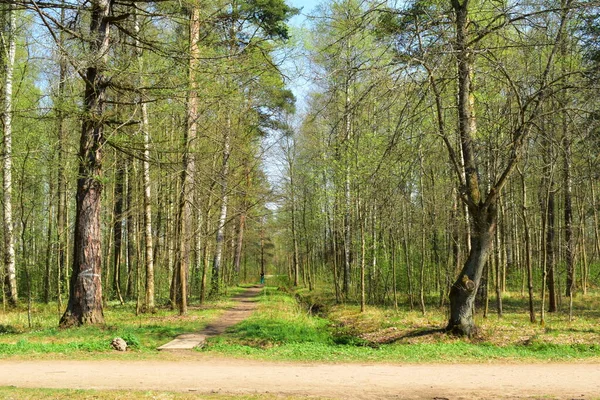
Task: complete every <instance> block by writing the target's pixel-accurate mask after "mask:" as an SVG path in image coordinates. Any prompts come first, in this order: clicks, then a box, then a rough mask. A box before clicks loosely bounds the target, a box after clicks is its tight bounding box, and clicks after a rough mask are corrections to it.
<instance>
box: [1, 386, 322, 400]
mask: <svg viewBox="0 0 600 400" xmlns="http://www.w3.org/2000/svg"><path fill="white" fill-rule="evenodd" d="M0 398H2V399H6V400H37V399H45V400H70V399H79V400H88V399H89V400H120V399H129V400H140V399H142V400H143V399H152V400H192V399H193V400H259V399H260V400H271V399H278V400H295V399H299V398H300V397H282V396H278V395H269V394H261V395H239V396H232V395H223V394H209V395H204V394H198V393H195V392H190V393H175V392H157V391H132V390H127V391H122V390H70V389H25V388H13V387H0ZM302 398H305V397H302ZM311 399H316V400H318V398H316V397H311Z"/></svg>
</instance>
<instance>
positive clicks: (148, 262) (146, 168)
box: [135, 15, 155, 312]
mask: <svg viewBox="0 0 600 400" xmlns="http://www.w3.org/2000/svg"><path fill="white" fill-rule="evenodd" d="M135 32H136V34H137V35H139V32H140V24H139V20H138V18H137V15H136V19H135ZM137 42H138V43H136V49H138V50H137V52H138V53H137V57H138V64H139V69H140V75H141V74H143V72H144V71H143V70H144V60H143V58H142V54H141V45H140V43H139V39H138V40H137ZM141 81H142V82H143V79H141ZM139 102H140V105H141V112H142V126H141V128H142V135H143V140H144V157H143V159H142V179H143V185H144V190H143V192H144V193H143V196H144V253H145V258H144V262H145V266H146V293H145V310H146V312H154V307H155V305H154V250H153V243H152V198H151V197H152V196H151V184H150V124H149V122H148V105H147V103H146V101H145V98H144V91H142V94H141V95H140V98H139Z"/></svg>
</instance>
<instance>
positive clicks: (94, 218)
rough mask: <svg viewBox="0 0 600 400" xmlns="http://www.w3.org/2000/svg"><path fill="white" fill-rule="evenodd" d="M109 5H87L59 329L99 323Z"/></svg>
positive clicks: (103, 0)
mask: <svg viewBox="0 0 600 400" xmlns="http://www.w3.org/2000/svg"><path fill="white" fill-rule="evenodd" d="M111 7H112V1H111V0H95V1H92V2H91V20H90V30H91V32H93V33H94V36H93V37H94V39H93V40H92V42H91V48H92V52H91V55H90V56H91V57H90V59H92V60H95V61H94V64H93V65H91V66H89V67H88V68H87V71H86V79H85V96H84V102H83V104H84V116H83V124H82V129H81V140H80V145H79V179H78V180H77V196H76V202H77V207H76V215H75V242H74V251H73V267H72V269H73V272H72V275H71V285H70V288H69V303H68V304H67V309H66V311H65V313H64V314H63V316H62V318H61V320H60V325H61V326H63V327H68V326H73V325H82V324H102V323H104V314H103V311H102V282H101V279H100V277H101V272H102V265H101V263H102V251H101V227H100V202H101V193H102V183H101V180H100V179H99V177H101V172H102V168H101V167H102V145H103V142H104V138H103V134H104V126H103V122H102V121H103V114H104V98H105V96H106V87H107V81H106V79H105V77H104V75H103V69H104V66H105V64H106V62H107V56H108V53H109V51H108V50H109V36H110V35H109V34H110V27H109V18H108V17H109V15H110V12H111Z"/></svg>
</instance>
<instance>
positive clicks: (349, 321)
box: [201, 288, 600, 363]
mask: <svg viewBox="0 0 600 400" xmlns="http://www.w3.org/2000/svg"><path fill="white" fill-rule="evenodd" d="M300 299H301V301H299V302H297V301H296V300H295V299H294V297H293V296H291V295H290V294H288V293H286V292H285V291H281V290H277V289H276V288H268V290H267V291H266V294H265V295H263V296H261V299H260V305H259V312H258V313H255V314H254V315H253V316H252V317H251V318H249V319H248V320H246V321H244V322H243V323H241V324H239V325H237V326H235V327H233V328H232V329H230V330H229V332H228V333H227V334H225V335H223V336H221V337H218V338H213V339H210V340H209V342H208V346H207V347H206V348H204V349H203V350H201V351H204V352H209V353H213V354H214V353H217V354H222V355H225V356H232V357H251V358H256V359H264V360H295V361H327V362H344V361H349V362H354V361H361V362H365V361H370V362H415V363H420V362H444V363H445V362H451V363H455V362H488V361H491V360H498V361H504V362H517V361H528V362H536V361H562V362H565V361H583V360H588V361H600V328H599V327H598V326H597V318H596V314H595V313H596V311H595V310H598V309H599V308H600V304H599V303H600V298H598V297H597V296H587V297H586V298H579V299H577V304H576V309H577V318H576V319H575V320H574V321H572V322H569V320H568V315H567V314H566V313H556V314H547V316H546V324H545V326H540V325H539V324H531V323H529V317H528V315H527V314H526V313H525V312H524V311H523V310H526V307H525V304H526V303H525V299H521V298H520V297H514V298H511V297H507V300H508V301H507V304H508V306H507V307H506V311H507V312H506V313H505V315H504V317H503V318H501V319H499V318H497V317H496V316H495V315H494V316H489V317H488V318H485V319H484V318H482V317H481V316H478V318H477V323H478V325H479V328H480V331H479V334H478V335H477V336H476V337H474V338H472V339H465V338H456V337H452V336H448V335H446V334H445V333H444V332H443V330H442V328H443V326H444V324H445V322H446V317H445V314H444V313H443V312H442V311H440V310H438V309H431V310H430V311H429V312H428V313H427V314H426V315H422V314H421V313H420V312H416V311H395V310H393V309H385V308H380V307H367V310H366V312H364V313H361V312H360V309H359V308H358V307H357V306H354V305H337V306H333V305H329V306H327V305H326V304H325V305H323V304H321V302H323V301H324V300H323V299H322V298H320V297H319V296H318V295H317V296H315V295H314V294H312V293H311V294H307V293H304V294H303V293H301V294H300ZM315 302H316V303H315ZM325 303H327V302H326V301H325ZM519 305H521V307H519ZM314 308H316V309H318V310H320V311H321V312H322V311H323V309H324V308H325V309H327V310H326V311H325V313H326V318H324V317H323V316H322V315H321V316H318V315H316V316H315V315H312V313H311V312H309V310H311V311H314Z"/></svg>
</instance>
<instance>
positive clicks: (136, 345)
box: [0, 288, 243, 358]
mask: <svg viewBox="0 0 600 400" xmlns="http://www.w3.org/2000/svg"><path fill="white" fill-rule="evenodd" d="M242 290H243V289H242V288H234V289H232V290H231V291H230V294H232V295H234V294H236V293H239V292H240V291H242ZM231 305H232V303H231V300H230V299H229V298H224V299H221V300H215V301H211V302H208V303H207V304H206V305H203V306H194V305H192V306H190V307H189V312H188V314H187V315H185V316H179V315H177V313H176V311H172V310H170V309H169V308H168V307H162V308H158V309H157V310H156V312H155V313H153V314H140V315H138V316H136V315H135V305H134V304H131V303H127V304H125V305H121V304H118V303H111V304H109V305H108V307H106V308H105V310H104V315H105V320H106V325H104V326H85V327H80V328H74V329H60V328H58V320H59V314H58V312H57V308H56V304H48V305H45V304H35V305H34V309H33V310H32V311H33V312H32V314H31V315H32V320H31V327H30V326H29V321H28V318H27V311H26V310H24V309H17V310H11V311H7V312H4V313H0V357H4V358H6V357H15V356H16V357H23V356H25V357H27V358H38V357H41V358H43V357H45V355H48V354H51V355H53V357H59V358H90V357H93V358H111V357H119V358H145V357H153V356H156V355H157V351H156V348H157V347H158V346H160V345H162V344H164V343H166V342H168V341H170V340H172V339H173V338H174V337H175V336H177V335H179V334H182V333H186V332H196V331H198V330H200V329H202V328H204V327H205V326H206V325H207V324H208V323H210V322H211V321H213V320H215V319H216V318H218V317H219V316H220V314H222V313H223V312H224V311H225V310H226V309H227V308H228V307H230V306H231ZM115 337H121V338H123V339H125V340H126V341H127V343H128V344H129V346H131V347H130V349H131V350H132V351H128V352H126V353H118V352H115V351H114V350H112V348H111V346H110V343H111V341H112V339H113V338H115Z"/></svg>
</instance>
